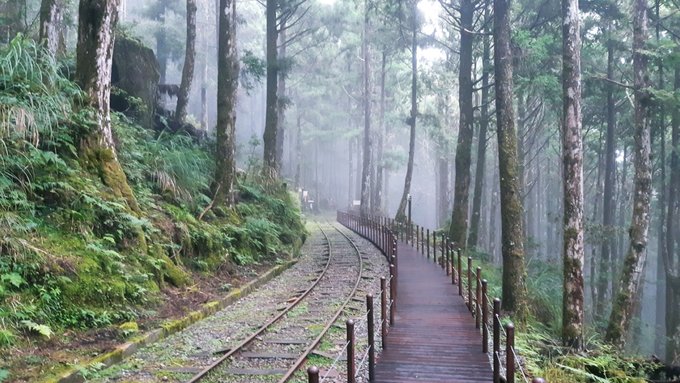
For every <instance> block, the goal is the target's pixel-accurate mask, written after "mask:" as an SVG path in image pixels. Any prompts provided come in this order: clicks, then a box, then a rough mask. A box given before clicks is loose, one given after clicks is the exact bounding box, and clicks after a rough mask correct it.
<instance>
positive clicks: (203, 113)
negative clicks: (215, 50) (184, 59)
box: [201, 39, 212, 132]
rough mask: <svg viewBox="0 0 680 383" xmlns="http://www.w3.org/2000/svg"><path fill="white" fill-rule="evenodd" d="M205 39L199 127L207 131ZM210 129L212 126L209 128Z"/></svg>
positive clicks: (206, 48) (206, 60)
mask: <svg viewBox="0 0 680 383" xmlns="http://www.w3.org/2000/svg"><path fill="white" fill-rule="evenodd" d="M207 45H208V44H207V39H206V44H205V47H204V48H205V49H204V52H206V53H205V57H204V58H203V79H202V81H201V129H202V130H203V131H204V132H207V131H208V125H209V122H208V58H207V52H208V46H207ZM210 129H211V130H212V128H210Z"/></svg>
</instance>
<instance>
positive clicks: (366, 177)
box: [360, 0, 371, 217]
mask: <svg viewBox="0 0 680 383" xmlns="http://www.w3.org/2000/svg"><path fill="white" fill-rule="evenodd" d="M368 11H369V9H368V0H366V2H365V6H364V30H363V34H362V35H363V36H362V39H361V55H362V56H363V61H364V68H363V69H364V73H363V80H364V81H363V82H364V84H363V85H364V89H363V90H364V92H363V93H364V97H363V98H364V100H363V103H364V144H363V151H364V156H363V157H364V158H363V163H362V169H361V206H360V212H361V216H362V217H365V216H367V215H368V213H369V212H370V208H371V207H370V206H369V205H370V198H371V194H370V193H371V190H370V185H371V178H370V171H371V63H370V60H371V57H370V55H369V52H368V32H369V18H368Z"/></svg>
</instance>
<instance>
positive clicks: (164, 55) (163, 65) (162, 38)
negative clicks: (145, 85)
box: [156, 0, 219, 84]
mask: <svg viewBox="0 0 680 383" xmlns="http://www.w3.org/2000/svg"><path fill="white" fill-rule="evenodd" d="M158 1H159V2H160V3H161V4H162V5H161V6H160V7H159V11H158V14H157V15H156V21H158V22H159V24H160V28H159V30H158V31H157V32H156V58H157V59H158V67H159V69H160V72H161V78H160V83H161V84H165V83H166V81H167V73H168V41H167V37H166V34H167V31H166V27H165V16H166V15H165V13H166V7H167V3H166V1H165V0H158ZM218 1H219V0H218Z"/></svg>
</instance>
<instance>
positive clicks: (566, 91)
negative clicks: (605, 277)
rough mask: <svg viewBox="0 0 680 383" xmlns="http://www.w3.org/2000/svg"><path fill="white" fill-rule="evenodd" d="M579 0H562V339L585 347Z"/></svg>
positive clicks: (569, 344) (575, 347) (577, 348)
mask: <svg viewBox="0 0 680 383" xmlns="http://www.w3.org/2000/svg"><path fill="white" fill-rule="evenodd" d="M579 31H580V25H579V8H578V0H562V103H563V104H562V174H563V177H564V180H563V195H564V217H563V219H564V223H563V224H564V237H563V241H564V244H563V246H564V247H563V252H562V255H563V259H564V271H563V272H564V282H563V288H564V289H563V298H562V341H563V342H564V344H565V345H566V346H567V347H570V348H572V349H575V350H581V349H582V348H583V298H584V291H583V290H584V287H583V262H584V251H585V249H584V240H583V139H582V137H581V36H580V34H579Z"/></svg>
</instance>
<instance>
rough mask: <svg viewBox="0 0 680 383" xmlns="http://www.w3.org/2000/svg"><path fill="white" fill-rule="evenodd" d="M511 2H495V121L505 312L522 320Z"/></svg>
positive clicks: (521, 243)
mask: <svg viewBox="0 0 680 383" xmlns="http://www.w3.org/2000/svg"><path fill="white" fill-rule="evenodd" d="M509 2H510V1H509V0H494V33H493V37H494V47H495V49H494V67H495V82H494V86H495V90H496V121H497V124H498V126H497V134H496V135H497V137H498V163H499V180H500V194H501V195H500V197H501V237H502V240H501V243H502V256H503V294H502V299H503V301H502V306H503V309H504V310H507V311H513V312H515V313H517V315H518V319H519V320H522V319H523V318H524V317H525V315H526V313H527V298H526V297H527V291H526V268H525V264H524V239H523V238H522V234H523V232H524V228H523V224H522V212H523V207H522V200H521V195H520V192H519V191H520V185H519V183H520V178H519V173H518V171H519V167H518V163H517V131H516V130H515V112H514V110H513V90H512V88H513V81H512V50H511V48H510V36H511V31H510V15H509Z"/></svg>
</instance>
